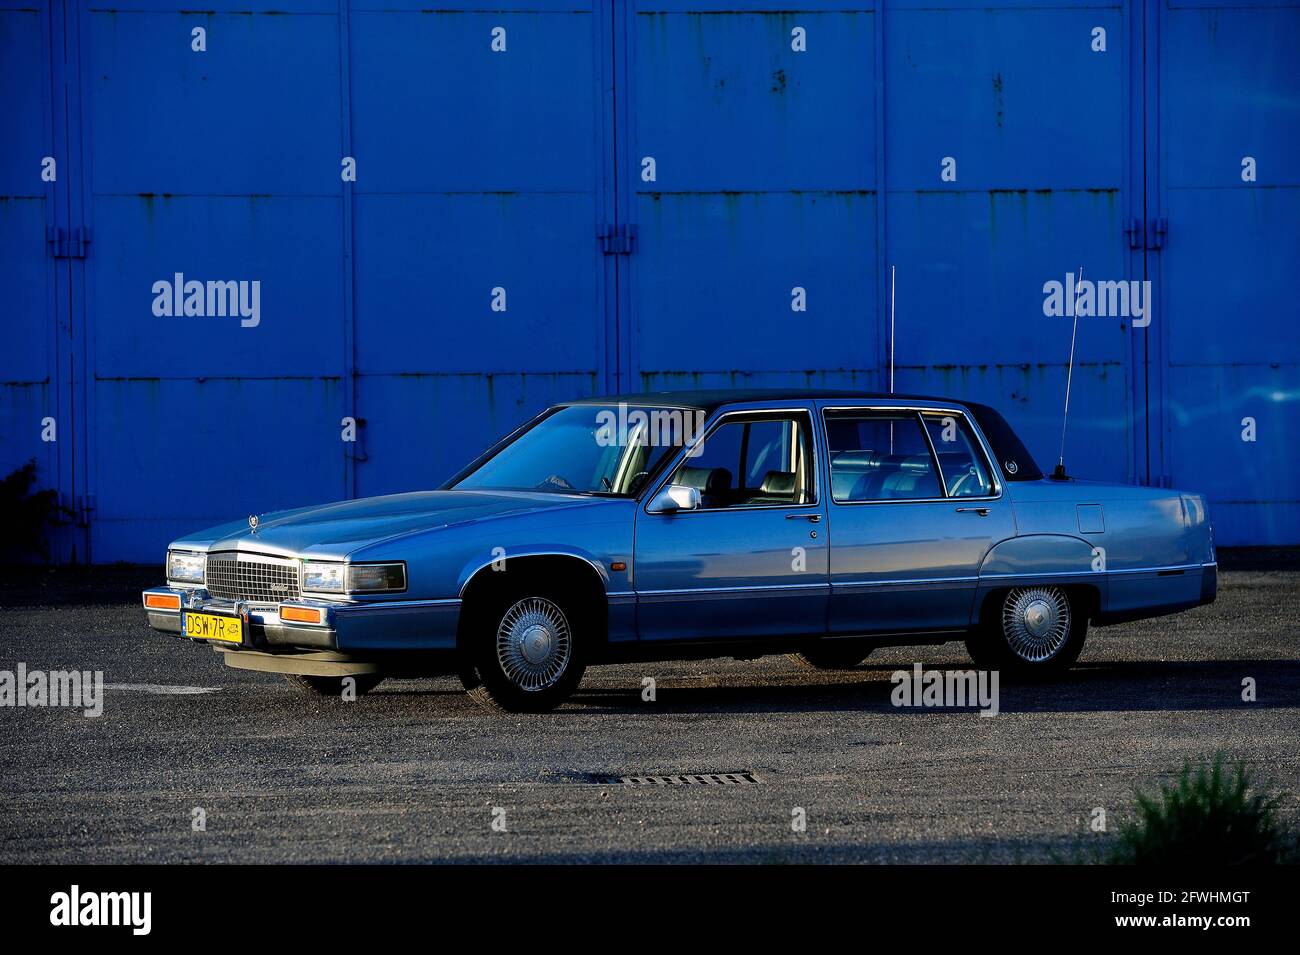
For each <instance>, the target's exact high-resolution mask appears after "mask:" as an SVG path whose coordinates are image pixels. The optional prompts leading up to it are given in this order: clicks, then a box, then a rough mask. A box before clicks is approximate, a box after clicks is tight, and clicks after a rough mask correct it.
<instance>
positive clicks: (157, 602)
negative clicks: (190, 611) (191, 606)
mask: <svg viewBox="0 0 1300 955" xmlns="http://www.w3.org/2000/svg"><path fill="white" fill-rule="evenodd" d="M144 605H145V606H146V607H151V608H153V609H155V610H180V609H181V595H180V594H145V595H144Z"/></svg>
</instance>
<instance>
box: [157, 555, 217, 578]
mask: <svg viewBox="0 0 1300 955" xmlns="http://www.w3.org/2000/svg"><path fill="white" fill-rule="evenodd" d="M207 563H208V555H207V554H191V553H189V552H187V551H183V550H169V551H168V552H167V579H168V580H175V581H178V582H180V583H185V584H201V583H203V571H204V568H206V567H207Z"/></svg>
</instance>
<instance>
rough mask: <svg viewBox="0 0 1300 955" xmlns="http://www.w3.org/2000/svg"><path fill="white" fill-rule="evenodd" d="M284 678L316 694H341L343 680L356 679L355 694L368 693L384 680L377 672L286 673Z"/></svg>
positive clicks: (307, 691) (305, 691) (305, 690)
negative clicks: (344, 673)
mask: <svg viewBox="0 0 1300 955" xmlns="http://www.w3.org/2000/svg"><path fill="white" fill-rule="evenodd" d="M284 678H285V679H286V680H288V681H289V682H290V683H292V684H293V685H294V686H296V687H297V688H298V689H300V690H302V691H303V692H304V693H314V694H316V695H317V696H337V697H340V698H341V697H342V696H343V687H344V683H343V681H344V680H355V681H356V693H357V696H362V695H364V694H366V693H369V692H370V691H371V690H373V689H374V688H375V687H377V686H379V684H380V683H382V682H383V681H384V678H383V676H382V675H381V674H378V673H358V674H357V675H356V676H351V677H347V676H304V675H302V674H300V673H286V674H284Z"/></svg>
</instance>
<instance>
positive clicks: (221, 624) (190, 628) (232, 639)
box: [185, 610, 244, 643]
mask: <svg viewBox="0 0 1300 955" xmlns="http://www.w3.org/2000/svg"><path fill="white" fill-rule="evenodd" d="M185 636H187V637H193V638H194V639H195V640H221V641H224V642H225V643H243V642H244V621H243V620H241V619H240V618H238V617H219V616H217V615H216V614H212V613H190V612H189V611H188V610H187V611H185Z"/></svg>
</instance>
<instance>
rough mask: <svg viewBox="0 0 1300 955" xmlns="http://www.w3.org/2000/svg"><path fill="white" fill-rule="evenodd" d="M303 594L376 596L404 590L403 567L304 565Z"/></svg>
mask: <svg viewBox="0 0 1300 955" xmlns="http://www.w3.org/2000/svg"><path fill="white" fill-rule="evenodd" d="M302 589H303V593H318V594H345V593H347V594H380V593H391V592H394V591H401V590H405V589H406V565H405V564H403V563H401V562H398V563H392V564H343V563H339V562H337V561H306V562H304V563H303V565H302Z"/></svg>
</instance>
